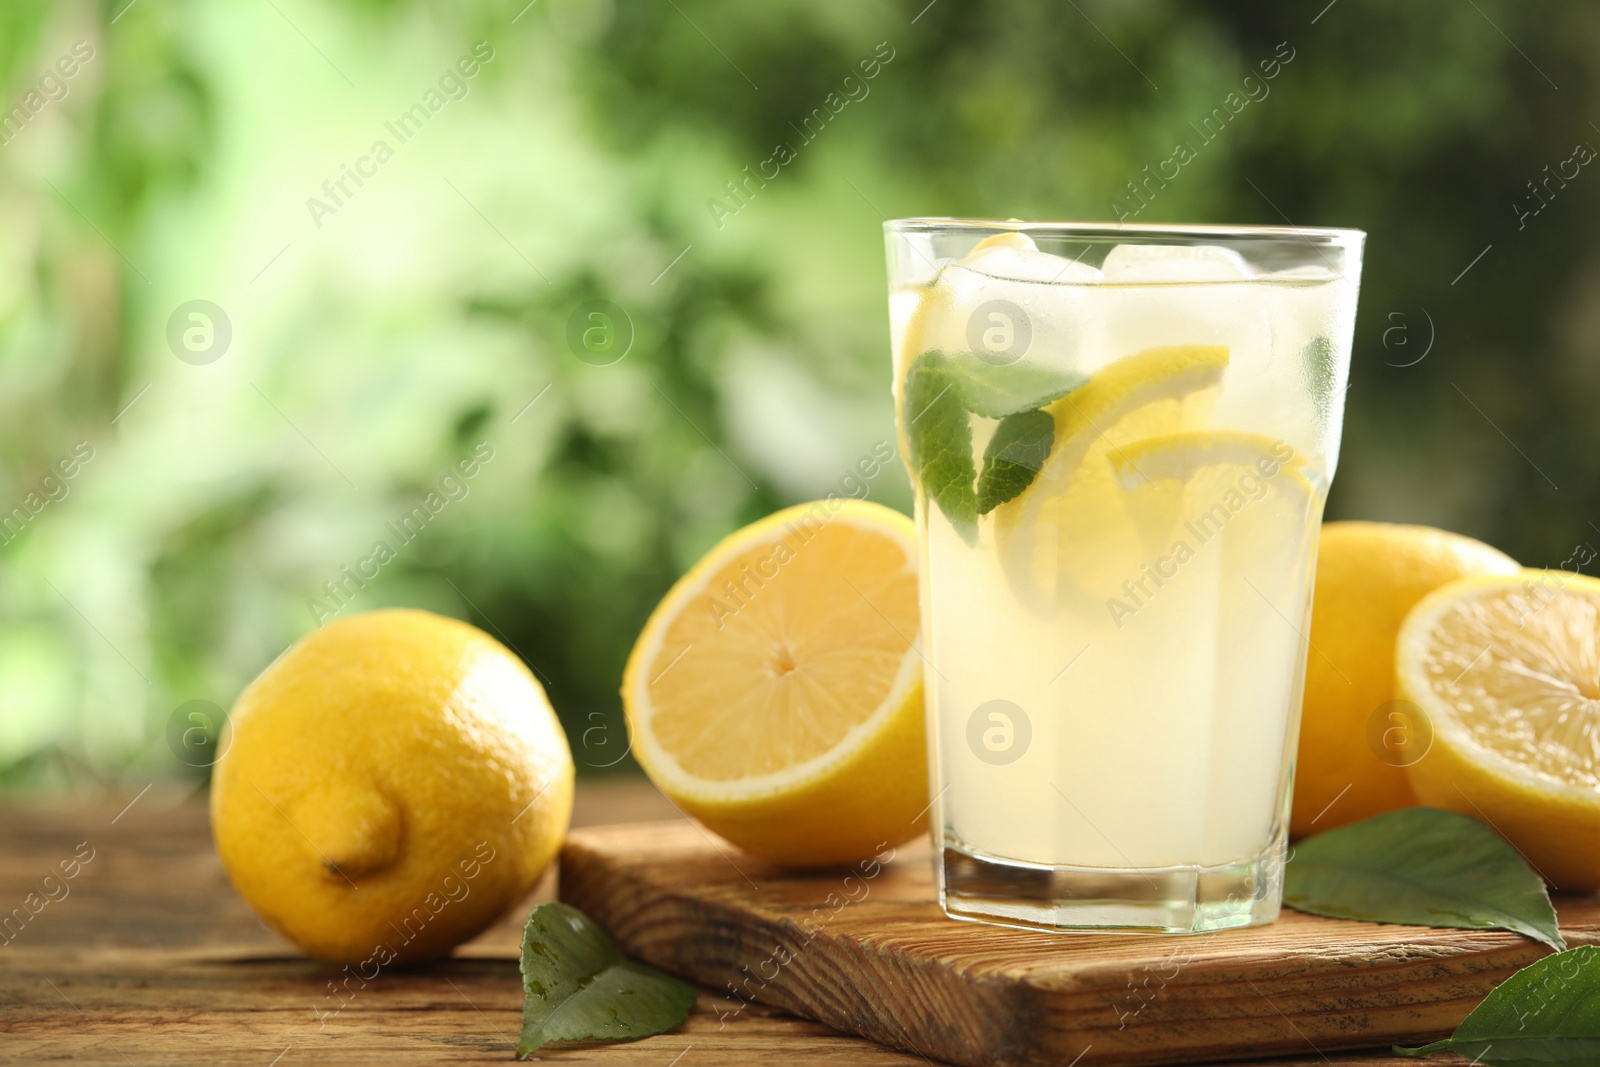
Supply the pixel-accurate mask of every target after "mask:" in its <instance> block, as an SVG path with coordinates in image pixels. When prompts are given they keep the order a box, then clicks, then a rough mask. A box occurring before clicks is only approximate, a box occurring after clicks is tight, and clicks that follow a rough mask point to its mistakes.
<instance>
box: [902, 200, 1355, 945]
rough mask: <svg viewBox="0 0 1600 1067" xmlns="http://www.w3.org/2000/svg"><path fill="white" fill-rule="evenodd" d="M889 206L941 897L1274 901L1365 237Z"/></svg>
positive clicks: (1099, 907) (1211, 910)
mask: <svg viewBox="0 0 1600 1067" xmlns="http://www.w3.org/2000/svg"><path fill="white" fill-rule="evenodd" d="M885 231H886V237H887V241H888V257H889V308H890V320H891V332H892V337H893V346H894V349H893V353H894V396H895V402H896V405H897V412H898V416H897V422H898V425H899V436H900V449H901V454H902V456H903V457H904V459H905V461H906V465H907V467H908V468H909V470H910V472H911V478H912V482H913V483H914V485H915V488H916V513H917V526H918V532H919V538H920V551H921V556H922V558H921V601H922V634H923V637H922V641H923V651H924V654H925V657H926V670H925V678H926V690H927V710H928V741H929V748H930V764H931V767H932V768H933V770H932V775H933V781H932V791H933V793H934V794H935V795H936V796H937V800H936V802H935V803H934V806H933V808H932V815H933V834H934V846H935V855H936V857H937V860H936V862H937V867H938V881H939V899H940V903H941V904H942V905H943V907H944V909H945V911H946V912H947V913H948V914H950V915H951V916H954V917H957V918H967V919H983V920H988V921H992V922H1001V923H1008V924H1014V925H1021V926H1031V927H1043V928H1048V929H1079V928H1089V929H1128V930H1160V931H1199V930H1214V929H1222V928H1226V927H1234V926H1249V925H1256V924H1259V923H1266V922H1270V921H1272V920H1273V919H1274V918H1276V917H1277V914H1278V909H1279V906H1280V901H1281V897H1282V884H1283V883H1282V873H1283V854H1284V845H1285V840H1286V833H1287V827H1288V814H1289V796H1290V786H1291V781H1292V777H1293V767H1292V765H1293V757H1294V751H1295V743H1296V734H1297V731H1298V723H1299V708H1300V696H1301V687H1302V684H1303V680H1304V671H1305V662H1306V652H1307V640H1306V636H1305V635H1306V633H1307V628H1308V622H1309V617H1310V608H1311V584H1312V574H1313V571H1314V569H1315V566H1316V548H1317V530H1318V525H1319V523H1320V521H1321V517H1322V507H1323V502H1324V500H1325V498H1326V495H1327V490H1328V484H1329V481H1330V479H1331V478H1332V477H1333V470H1334V463H1335V461H1336V459H1337V457H1338V452H1339V433H1340V424H1341V421H1342V418H1343V412H1344V392H1345V379H1346V375H1347V373H1348V371H1349V362H1350V338H1351V332H1352V330H1353V328H1354V324H1355V310H1356V291H1357V286H1358V283H1359V278H1360V270H1361V249H1362V243H1363V241H1364V239H1365V236H1364V235H1363V234H1362V233H1360V232H1359V231H1355V230H1328V229H1318V230H1304V229H1288V228H1254V227H1250V228H1244V227H1241V228H1231V227H1214V226H1167V227H1155V226H1115V225H1091V224H1077V223H1033V222H1016V221H1010V222H989V221H982V220H957V219H901V220H895V221H891V222H889V223H886V224H885Z"/></svg>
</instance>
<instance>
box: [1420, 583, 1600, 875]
mask: <svg viewBox="0 0 1600 1067" xmlns="http://www.w3.org/2000/svg"><path fill="white" fill-rule="evenodd" d="M1396 673H1397V675H1398V681H1399V687H1400V694H1401V695H1402V696H1403V697H1404V698H1405V699H1407V700H1410V701H1412V702H1413V703H1415V704H1416V705H1417V706H1418V707H1420V708H1421V709H1422V712H1423V713H1424V714H1425V715H1426V716H1427V720H1428V722H1429V724H1430V725H1431V726H1432V729H1433V744H1432V747H1431V748H1430V749H1429V750H1428V751H1427V754H1426V755H1424V756H1423V757H1422V758H1421V759H1420V760H1418V761H1417V762H1416V763H1413V764H1412V765H1411V766H1409V767H1407V768H1406V774H1407V776H1408V778H1409V779H1410V781H1411V786H1412V788H1413V789H1414V790H1415V791H1416V794H1417V797H1418V798H1419V799H1420V800H1421V801H1422V802H1423V803H1424V804H1429V805H1432V806H1434V807H1440V808H1449V809H1451V810H1452V811H1459V812H1462V813H1463V814H1466V815H1471V816H1473V817H1474V818H1478V819H1481V820H1483V821H1484V822H1487V823H1488V824H1489V825H1491V826H1493V827H1494V828H1495V829H1496V830H1498V831H1499V832H1500V833H1501V834H1502V835H1503V836H1504V837H1505V838H1506V839H1507V840H1509V841H1510V842H1511V843H1512V844H1513V845H1515V846H1517V848H1518V849H1519V850H1520V851H1521V852H1522V854H1523V855H1524V856H1525V857H1527V859H1528V861H1529V862H1530V863H1531V864H1532V865H1533V866H1534V868H1535V869H1537V870H1538V871H1539V873H1540V874H1542V875H1544V877H1545V878H1546V880H1548V881H1549V882H1551V884H1552V885H1554V886H1555V887H1556V888H1558V889H1563V890H1593V889H1596V888H1600V581H1597V580H1596V579H1594V578H1590V577H1587V576H1584V575H1579V574H1570V573H1568V572H1566V571H1543V570H1524V571H1522V572H1520V573H1518V574H1511V575H1485V576H1476V577H1471V578H1463V579H1460V580H1458V581H1455V582H1451V583H1450V584H1449V585H1445V586H1441V587H1440V588H1439V589H1437V590H1435V591H1434V592H1432V593H1430V594H1429V595H1428V596H1426V597H1424V598H1423V599H1422V601H1421V602H1420V603H1418V604H1417V606H1416V607H1415V608H1413V609H1412V610H1411V613H1410V614H1409V615H1407V616H1406V620H1405V622H1404V623H1403V624H1402V626H1401V628H1400V638H1399V642H1398V644H1397V647H1396Z"/></svg>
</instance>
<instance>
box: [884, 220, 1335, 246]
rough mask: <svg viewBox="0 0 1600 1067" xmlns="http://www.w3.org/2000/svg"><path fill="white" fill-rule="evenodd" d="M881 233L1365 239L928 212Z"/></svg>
mask: <svg viewBox="0 0 1600 1067" xmlns="http://www.w3.org/2000/svg"><path fill="white" fill-rule="evenodd" d="M883 229H884V232H885V233H894V234H916V233H960V232H963V231H966V232H972V233H1005V232H1008V231H1010V232H1017V233H1029V234H1033V233H1037V234H1043V235H1048V236H1052V237H1060V238H1066V239H1069V240H1075V241H1086V242H1099V241H1116V242H1122V243H1127V242H1139V241H1160V240H1173V241H1192V240H1195V239H1197V238H1200V239H1210V240H1213V241H1217V240H1222V241H1240V242H1246V241H1285V242H1295V243H1299V244H1314V245H1328V246H1338V247H1341V248H1349V247H1352V246H1354V245H1357V244H1362V243H1364V242H1365V241H1366V237H1367V234H1366V231H1365V230H1357V229H1345V228H1339V227H1326V226H1239V225H1218V224H1212V223H1123V222H1072V221H1061V222H1052V221H1033V220H1026V219H980V218H958V217H939V216H927V217H920V218H901V219H885V220H884V223H883Z"/></svg>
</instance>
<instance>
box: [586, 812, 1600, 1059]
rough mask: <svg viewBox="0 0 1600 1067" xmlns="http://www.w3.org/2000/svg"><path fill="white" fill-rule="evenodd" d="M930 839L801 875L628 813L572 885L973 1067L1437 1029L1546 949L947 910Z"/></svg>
mask: <svg viewBox="0 0 1600 1067" xmlns="http://www.w3.org/2000/svg"><path fill="white" fill-rule="evenodd" d="M928 852H929V850H928V846H927V844H926V842H922V843H919V844H917V845H915V846H906V847H903V848H901V849H900V850H899V851H898V854H897V855H896V856H895V858H894V859H893V861H892V862H890V863H887V864H884V865H875V864H874V865H868V866H867V867H866V868H864V869H856V870H854V871H850V870H843V869H841V870H838V871H824V872H812V873H795V872H792V871H785V870H782V869H780V868H775V867H771V866H768V865H766V864H763V863H762V862H760V861H759V860H756V859H753V858H751V857H749V856H747V855H745V854H744V853H741V852H739V851H738V850H737V849H735V848H734V847H733V846H732V845H729V844H728V843H727V842H725V841H722V840H721V839H720V838H716V837H713V836H712V835H711V834H709V833H708V832H707V831H705V830H703V829H701V828H700V827H698V826H695V825H692V824H688V823H681V822H679V823H643V824H635V825H631V826H611V827H603V828H596V829H591V830H581V831H576V832H574V833H573V834H572V835H571V837H570V838H569V839H568V842H567V846H566V850H565V851H564V852H563V853H562V857H561V876H560V878H561V884H560V890H559V892H560V897H561V899H562V900H565V901H567V902H569V903H571V904H573V905H575V906H576V907H578V908H581V909H583V910H584V911H585V912H587V913H589V914H590V915H592V916H593V917H594V918H595V919H597V920H599V921H600V922H601V923H603V924H604V925H605V926H606V928H607V929H608V930H610V931H611V933H612V934H613V935H614V936H615V937H616V939H617V941H618V943H619V944H620V945H621V946H622V947H623V949H624V951H626V952H628V953H629V954H630V955H633V956H636V957H638V958H640V959H643V960H646V961H648V962H650V963H653V964H655V965H657V966H659V967H662V968H665V969H666V970H669V971H673V972H675V973H677V974H680V975H683V976H685V977H689V978H693V979H694V980H696V981H698V982H700V983H702V984H704V985H707V986H709V987H711V988H712V989H714V990H717V991H718V992H722V993H726V994H730V995H732V996H734V997H736V998H738V1000H739V1001H740V1002H744V1001H752V1000H754V1001H762V1002H765V1003H768V1004H773V1005H776V1006H778V1007H781V1008H784V1009H787V1010H789V1011H791V1012H794V1013H796V1014H798V1015H803V1016H807V1017H809V1018H812V1019H815V1020H817V1021H819V1022H823V1023H826V1024H828V1025H830V1026H833V1027H836V1028H837V1029H840V1030H847V1031H851V1032H854V1033H857V1034H861V1035H862V1036H864V1037H868V1038H871V1039H872V1040H874V1041H877V1042H881V1043H882V1044H885V1045H892V1046H895V1047H897V1048H903V1049H910V1050H912V1051H915V1052H919V1053H921V1054H922V1055H924V1056H927V1057H931V1058H934V1059H941V1060H948V1061H950V1062H951V1063H957V1064H968V1065H973V1067H977V1065H990V1064H1005V1065H1010V1064H1030V1065H1032V1064H1053V1065H1061V1067H1066V1065H1068V1064H1077V1065H1080V1067H1090V1065H1093V1064H1131V1063H1150V1064H1158V1063H1190V1062H1196V1061H1203V1060H1217V1059H1241V1058H1249V1057H1252V1056H1268V1055H1273V1054H1292V1055H1295V1056H1306V1055H1312V1056H1315V1055H1318V1054H1321V1053H1325V1052H1331V1051H1333V1050H1335V1049H1349V1048H1363V1047H1373V1046H1386V1045H1389V1044H1392V1043H1395V1042H1400V1043H1408V1044H1409V1043H1415V1044H1420V1043H1422V1042H1423V1041H1427V1040H1432V1039H1434V1038H1437V1037H1441V1036H1444V1035H1445V1034H1447V1033H1448V1032H1449V1031H1450V1030H1452V1029H1453V1028H1454V1027H1455V1025H1456V1024H1457V1023H1459V1022H1460V1021H1461V1020H1462V1019H1463V1018H1464V1017H1465V1016H1466V1014H1467V1012H1469V1011H1471V1010H1472V1008H1473V1007H1474V1006H1475V1005H1476V1004H1477V1003H1478V1002H1479V1001H1480V1000H1482V999H1483V997H1484V995H1485V994H1486V993H1488V992H1489V990H1490V989H1492V988H1493V987H1494V986H1495V985H1496V984H1497V983H1498V982H1500V981H1501V980H1502V979H1504V978H1505V977H1506V976H1507V975H1509V974H1511V973H1512V972H1513V971H1515V970H1517V969H1518V968H1519V967H1524V966H1526V965H1527V964H1529V963H1532V962H1533V961H1534V960H1536V959H1539V958H1540V957H1541V956H1544V955H1546V954H1547V953H1548V952H1549V949H1547V948H1546V947H1545V946H1543V945H1540V944H1537V943H1535V942H1533V941H1530V940H1528V939H1526V938H1523V937H1520V936H1517V935H1515V934H1509V933H1499V932H1493V931H1467V930H1434V929H1429V928H1427V927H1418V926H1387V925H1382V924H1378V923H1361V922H1346V921H1342V920H1337V919H1322V918H1318V917H1316V916H1311V915H1302V914H1300V913H1298V912H1293V911H1288V910H1285V911H1284V913H1283V918H1282V919H1280V920H1279V921H1278V922H1277V923H1274V924H1273V925H1271V926H1266V927H1260V928H1256V929H1251V930H1230V931H1222V932H1217V933H1209V934H1197V935H1189V936H1155V935H1129V934H1111V935H1107V934H1051V933H1035V932H1032V931H1026V930H1014V929H1008V928H1004V927H997V926H989V925H984V924H978V923H969V922H957V921H954V920H951V919H948V918H946V917H945V915H944V913H943V912H941V911H940V910H939V906H938V903H937V901H936V898H935V894H934V890H933V882H932V870H931V866H930V863H929V854H928ZM1556 907H1557V911H1558V912H1559V914H1560V918H1561V925H1562V929H1563V931H1564V932H1565V934H1566V937H1567V941H1568V943H1569V944H1572V945H1577V944H1593V943H1600V899H1597V898H1594V897H1570V898H1557V900H1556ZM742 1010H743V1009H742V1008H739V1007H738V1005H737V1004H736V1005H735V1007H734V1009H732V1011H733V1013H735V1014H736V1013H737V1012H739V1011H742Z"/></svg>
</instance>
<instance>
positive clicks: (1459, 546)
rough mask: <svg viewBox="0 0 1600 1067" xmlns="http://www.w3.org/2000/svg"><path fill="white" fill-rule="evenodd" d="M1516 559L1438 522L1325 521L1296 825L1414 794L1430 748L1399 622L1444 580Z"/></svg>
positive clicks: (1497, 569) (1340, 817) (1356, 817)
mask: <svg viewBox="0 0 1600 1067" xmlns="http://www.w3.org/2000/svg"><path fill="white" fill-rule="evenodd" d="M1517 570H1518V567H1517V563H1516V561H1515V560H1513V559H1512V558H1511V557H1510V556H1507V555H1506V554H1505V553H1503V552H1501V551H1499V550H1498V549H1494V548H1491V547H1489V546H1488V545H1486V544H1484V543H1483V542H1482V541H1474V540H1473V539H1472V538H1470V537H1463V536H1461V535H1460V534H1453V533H1449V532H1447V531H1445V530H1437V529H1434V528H1433V527H1431V526H1400V525H1395V524H1393V523H1387V522H1330V523H1327V524H1325V525H1324V526H1323V527H1322V542H1321V546H1320V548H1319V550H1318V553H1317V578H1316V590H1315V594H1314V598H1313V600H1312V605H1311V635H1310V636H1311V648H1310V649H1309V651H1308V659H1307V661H1306V689H1305V702H1304V705H1303V708H1302V711H1301V717H1300V754H1299V758H1298V760H1297V761H1296V768H1295V782H1294V811H1293V815H1292V816H1291V819H1290V831H1291V833H1293V834H1294V835H1295V836H1296V837H1298V836H1301V835H1303V834H1309V833H1316V832H1320V831H1323V830H1331V829H1333V828H1334V827H1336V826H1343V825H1344V824H1346V823H1352V822H1358V821H1360V820H1362V819H1366V818H1370V817H1371V816H1373V815H1378V814H1381V813H1383V812H1385V811H1390V810H1393V809H1395V808H1403V807H1409V806H1410V805H1413V804H1415V803H1417V798H1416V796H1415V795H1414V794H1413V793H1412V791H1411V786H1410V785H1409V784H1408V783H1407V781H1406V772H1405V766H1406V764H1407V763H1409V762H1412V761H1413V760H1414V759H1415V758H1419V757H1420V756H1421V754H1422V753H1423V752H1425V751H1426V746H1427V743H1428V739H1427V738H1426V737H1424V736H1419V732H1420V731H1425V730H1426V729H1427V725H1426V723H1423V722H1419V721H1418V720H1419V717H1418V716H1417V715H1416V714H1415V713H1414V711H1413V709H1412V708H1411V707H1410V705H1409V703H1408V702H1406V701H1403V700H1396V688H1395V639H1396V637H1397V636H1398V635H1399V633H1400V624H1401V622H1403V621H1404V620H1405V617H1406V613H1407V612H1409V611H1410V610H1411V608H1412V607H1413V606H1414V605H1415V604H1416V603H1417V602H1418V601H1419V600H1421V599H1422V598H1423V597H1424V596H1426V595H1428V594H1429V593H1431V592H1433V590H1435V589H1437V588H1439V586H1441V585H1444V584H1445V583H1446V582H1452V581H1454V580H1456V579H1457V578H1461V577H1463V576H1465V575H1469V574H1515V573H1517Z"/></svg>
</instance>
